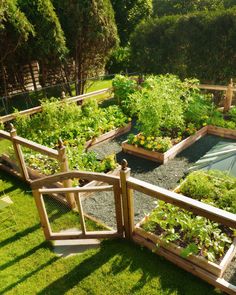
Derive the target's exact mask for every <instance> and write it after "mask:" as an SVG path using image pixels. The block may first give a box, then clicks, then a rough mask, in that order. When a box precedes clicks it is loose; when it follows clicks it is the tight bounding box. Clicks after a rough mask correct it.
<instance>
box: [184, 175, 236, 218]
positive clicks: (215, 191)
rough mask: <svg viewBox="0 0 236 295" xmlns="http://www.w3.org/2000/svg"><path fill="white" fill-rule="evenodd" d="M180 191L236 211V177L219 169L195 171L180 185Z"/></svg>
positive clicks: (233, 211) (221, 207)
mask: <svg viewBox="0 0 236 295" xmlns="http://www.w3.org/2000/svg"><path fill="white" fill-rule="evenodd" d="M179 191H180V193H182V194H184V195H186V196H188V197H190V198H193V199H197V200H199V201H203V202H206V203H208V204H211V205H213V206H216V207H219V208H220V209H224V210H227V211H230V212H232V213H236V194H235V192H236V177H233V176H229V175H227V174H226V173H225V172H222V171H217V170H209V171H195V172H192V173H191V174H189V175H188V176H187V178H186V180H185V181H184V182H183V183H182V184H181V185H180V188H179Z"/></svg>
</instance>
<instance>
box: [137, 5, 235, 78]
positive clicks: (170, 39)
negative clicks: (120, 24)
mask: <svg viewBox="0 0 236 295" xmlns="http://www.w3.org/2000/svg"><path fill="white" fill-rule="evenodd" d="M235 28H236V9H234V8H232V9H229V10H222V11H216V12H208V13H204V12H203V13H197V14H189V15H183V16H167V17H162V18H156V19H151V20H149V21H146V22H145V23H142V24H141V25H139V26H138V28H137V29H136V30H135V32H134V34H133V36H132V39H131V49H132V54H131V55H132V62H133V65H137V69H138V70H140V71H142V72H148V73H160V74H162V73H174V74H177V75H179V76H180V77H181V78H185V77H197V78H198V79H200V80H201V81H205V82H209V83H216V82H220V83H226V82H228V81H229V79H230V78H231V77H234V76H235V75H236V72H235V69H236V66H235V65H236V58H235V55H234V52H235V50H236V47H235V46H236V43H235V39H236V33H235V32H236V29H235Z"/></svg>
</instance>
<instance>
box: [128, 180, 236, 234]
mask: <svg viewBox="0 0 236 295" xmlns="http://www.w3.org/2000/svg"><path fill="white" fill-rule="evenodd" d="M127 187H128V189H133V190H136V191H139V192H141V193H144V194H146V195H148V196H151V197H154V198H156V199H159V200H162V201H164V202H167V203H170V204H173V205H175V206H178V207H180V208H183V209H186V210H188V211H190V212H193V213H194V214H197V215H200V216H204V217H206V218H208V219H210V220H213V221H216V222H219V223H222V224H224V225H227V226H229V227H232V228H236V214H233V213H230V212H227V211H224V210H221V209H218V208H217V207H213V206H211V205H208V204H205V203H202V202H200V201H197V200H194V199H192V198H188V197H185V196H183V195H180V194H177V193H175V192H172V191H169V190H167V189H164V188H161V187H158V186H155V185H152V184H149V183H147V182H144V181H142V180H138V179H136V178H133V177H129V178H128V180H127Z"/></svg>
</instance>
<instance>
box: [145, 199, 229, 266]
mask: <svg viewBox="0 0 236 295" xmlns="http://www.w3.org/2000/svg"><path fill="white" fill-rule="evenodd" d="M142 227H143V229H144V230H146V231H148V232H152V233H154V234H156V235H157V236H158V237H159V238H160V240H161V243H162V244H166V245H168V244H169V243H175V244H176V245H178V246H180V247H182V248H183V251H182V253H181V255H182V256H183V257H187V256H189V255H191V254H195V255H199V256H202V257H205V258H207V259H208V260H209V261H213V262H214V261H217V260H219V259H220V257H222V256H223V255H224V253H225V252H226V251H227V249H228V248H229V246H230V244H231V243H232V238H233V232H232V231H231V230H230V229H227V230H225V228H224V227H222V226H220V225H219V224H217V223H215V222H211V221H210V220H208V219H206V218H205V217H201V216H196V215H194V214H193V213H191V212H189V211H186V210H183V209H180V208H178V207H175V206H173V205H171V204H167V203H165V202H163V201H158V205H157V207H156V209H154V210H153V211H152V213H151V214H150V216H149V217H148V218H147V221H146V222H145V223H144V224H143V225H142Z"/></svg>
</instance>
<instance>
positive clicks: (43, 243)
mask: <svg viewBox="0 0 236 295" xmlns="http://www.w3.org/2000/svg"><path fill="white" fill-rule="evenodd" d="M46 247H47V248H51V249H52V246H51V245H50V243H49V242H46V241H45V242H42V243H40V244H39V245H37V246H36V247H34V248H32V249H30V250H29V251H27V252H25V253H24V254H22V255H19V256H17V257H16V258H15V259H13V260H11V261H8V262H7V263H5V264H3V265H1V266H0V271H3V270H4V269H6V268H8V267H10V266H12V265H14V264H15V263H17V262H19V261H20V260H22V259H25V258H27V257H29V256H30V255H32V254H34V253H35V252H37V251H38V250H40V249H41V248H46Z"/></svg>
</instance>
